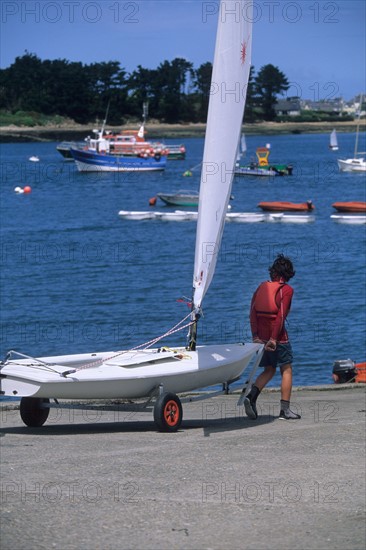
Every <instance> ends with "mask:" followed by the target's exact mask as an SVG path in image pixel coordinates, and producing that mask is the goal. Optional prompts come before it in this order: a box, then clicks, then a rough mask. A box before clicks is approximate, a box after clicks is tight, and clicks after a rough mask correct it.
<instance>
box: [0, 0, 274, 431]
mask: <svg viewBox="0 0 366 550" xmlns="http://www.w3.org/2000/svg"><path fill="white" fill-rule="evenodd" d="M251 9H252V8H251V4H248V3H247V2H246V1H240V2H238V1H237V0H235V1H231V0H230V1H228V0H225V1H222V2H221V4H220V13H219V19H218V30H217V37H216V47H215V57H214V64H213V73H212V89H214V90H216V92H217V93H213V94H212V95H211V98H210V103H209V111H208V119H207V128H206V137H205V146H204V154H203V162H202V174H201V183H200V193H199V213H198V221H197V234H196V247H195V258H194V270H193V296H192V309H191V312H190V313H189V314H188V316H187V317H186V318H184V319H182V320H181V321H180V323H178V324H177V325H175V326H174V327H172V328H171V329H170V330H169V331H167V332H166V333H165V334H163V335H161V336H159V337H157V338H154V339H152V340H151V341H150V342H148V343H147V344H144V345H143V346H139V347H136V348H134V349H130V350H123V351H114V352H111V351H110V352H101V353H87V354H76V355H62V356H56V357H30V356H26V355H24V354H20V353H16V352H9V353H8V356H7V357H6V358H5V360H4V361H3V362H2V363H1V364H0V378H1V393H2V395H6V396H13V397H14V396H16V397H22V399H21V402H20V414H21V418H22V420H23V421H24V423H25V424H26V425H28V426H41V425H43V423H44V422H45V421H46V419H47V416H48V413H49V409H50V407H51V406H52V404H51V403H50V400H56V403H57V404H58V403H59V402H58V400H59V399H74V400H77V399H93V400H94V399H98V400H102V399H128V400H134V399H139V398H143V399H146V403H145V405H144V406H145V408H146V406H147V404H149V403H150V402H151V400H154V399H155V404H154V407H153V411H154V420H155V423H156V424H157V426H158V427H159V429H161V430H163V431H176V430H177V429H178V428H179V426H180V423H181V421H182V406H181V401H180V399H179V397H178V396H177V395H176V394H177V393H182V392H187V391H191V390H196V389H200V388H206V387H209V386H213V385H217V384H222V385H223V387H225V388H226V389H227V388H228V387H229V384H230V383H231V382H233V381H234V380H238V379H239V378H240V376H241V375H242V373H243V371H244V370H245V369H246V368H247V367H248V365H249V364H252V363H253V362H254V365H253V367H252V371H251V375H250V377H249V380H251V379H252V377H253V375H254V371H255V369H256V367H257V365H258V363H259V360H260V357H261V354H262V351H263V345H262V344H255V343H234V344H219V345H197V324H198V322H199V319H200V317H201V315H202V301H203V298H204V296H205V294H206V292H207V290H208V288H209V286H210V283H211V281H212V277H213V275H214V271H215V266H216V260H217V256H218V252H219V248H220V243H221V239H222V234H223V229H224V222H225V215H226V212H227V206H228V202H229V199H230V191H231V187H232V181H233V174H234V166H235V160H236V149H237V144H238V140H239V135H240V129H241V123H242V119H243V112H244V107H245V97H246V93H245V92H246V87H247V83H248V77H249V69H250V59H251V40H252V23H251V21H252V14H251ZM244 14H245V15H244ZM233 90H236V92H237V93H236V94H233V93H232V91H233ZM223 136H225V139H224V140H223V139H222V137H223ZM229 284H234V281H232V280H230V279H229ZM187 327H189V334H188V342H187V345H186V346H184V347H178V348H174V349H171V348H164V347H162V346H160V347H158V348H156V347H155V348H153V347H152V346H154V345H156V344H157V343H158V342H160V341H161V340H162V339H163V338H164V337H165V336H168V335H171V334H173V333H175V332H177V331H178V330H181V329H186V328H187ZM243 395H244V394H243ZM239 401H240V400H239ZM58 406H59V405H58ZM83 408H85V406H84V407H83Z"/></svg>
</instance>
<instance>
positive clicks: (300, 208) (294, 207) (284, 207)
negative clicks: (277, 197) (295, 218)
mask: <svg viewBox="0 0 366 550" xmlns="http://www.w3.org/2000/svg"><path fill="white" fill-rule="evenodd" d="M258 207H259V208H261V209H262V210H265V211H268V212H311V211H312V210H314V205H313V203H312V201H311V200H308V201H306V202H300V203H295V202H286V201H272V202H265V201H262V202H260V203H259V204H258Z"/></svg>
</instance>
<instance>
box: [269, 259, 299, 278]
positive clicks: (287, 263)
mask: <svg viewBox="0 0 366 550" xmlns="http://www.w3.org/2000/svg"><path fill="white" fill-rule="evenodd" d="M268 271H269V275H270V277H271V280H273V279H276V277H277V276H280V277H283V278H284V279H285V281H289V280H290V279H291V278H292V277H293V276H294V275H295V273H296V272H295V270H294V266H293V265H292V262H291V260H290V259H289V258H286V256H284V255H283V254H278V256H277V258H276V259H275V261H274V262H273V264H272V265H271V266H270V267H269V268H268Z"/></svg>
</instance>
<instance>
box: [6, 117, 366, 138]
mask: <svg viewBox="0 0 366 550" xmlns="http://www.w3.org/2000/svg"><path fill="white" fill-rule="evenodd" d="M138 126H139V123H130V124H126V125H124V126H107V129H108V130H110V131H112V132H120V131H125V130H136V128H137V127H138ZM333 128H335V129H336V130H337V131H338V132H347V133H348V132H355V131H356V123H355V122H354V121H346V122H259V123H255V124H245V125H244V126H243V131H244V132H245V135H247V136H249V135H263V136H271V135H283V134H309V133H310V134H320V133H328V132H329V133H330V132H331V131H332V129H333ZM205 130H206V124H203V123H200V124H159V123H150V124H146V135H147V139H163V138H169V139H170V138H177V139H181V138H187V137H204V135H205ZM365 130H366V127H365V123H363V124H362V125H361V127H360V131H361V132H364V131H365ZM92 131H93V125H92V124H65V125H59V126H34V127H26V126H15V125H11V126H3V127H0V143H16V142H19V143H22V142H23V143H24V142H37V141H38V142H51V141H65V140H66V141H68V140H69V141H71V140H74V141H78V140H83V139H84V138H85V137H86V136H88V135H90V134H91V133H92Z"/></svg>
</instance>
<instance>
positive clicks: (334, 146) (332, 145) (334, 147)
mask: <svg viewBox="0 0 366 550" xmlns="http://www.w3.org/2000/svg"><path fill="white" fill-rule="evenodd" d="M329 149H330V150H331V151H338V149H339V147H338V138H337V132H336V131H335V130H333V131H332V132H331V134H330V142H329Z"/></svg>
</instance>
